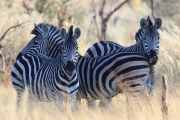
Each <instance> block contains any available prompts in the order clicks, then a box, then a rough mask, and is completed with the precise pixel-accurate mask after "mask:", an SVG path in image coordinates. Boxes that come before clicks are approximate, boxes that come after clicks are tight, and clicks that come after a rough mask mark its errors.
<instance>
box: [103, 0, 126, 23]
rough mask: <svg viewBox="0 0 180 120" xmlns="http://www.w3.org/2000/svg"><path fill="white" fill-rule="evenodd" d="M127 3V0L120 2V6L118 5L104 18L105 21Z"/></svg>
mask: <svg viewBox="0 0 180 120" xmlns="http://www.w3.org/2000/svg"><path fill="white" fill-rule="evenodd" d="M127 2H129V0H125V1H124V2H122V3H121V4H119V5H118V6H117V7H115V8H114V10H113V11H111V12H110V13H109V14H108V15H107V17H106V18H104V20H105V21H108V20H109V18H110V17H111V16H112V15H113V13H114V12H116V11H117V10H119V9H120V8H121V7H122V6H123V5H124V4H125V3H127Z"/></svg>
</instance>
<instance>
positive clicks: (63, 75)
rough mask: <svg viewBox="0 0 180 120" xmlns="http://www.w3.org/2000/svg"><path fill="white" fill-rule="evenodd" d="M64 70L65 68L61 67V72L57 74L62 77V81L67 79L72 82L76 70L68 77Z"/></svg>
mask: <svg viewBox="0 0 180 120" xmlns="http://www.w3.org/2000/svg"><path fill="white" fill-rule="evenodd" d="M66 69H67V68H66V67H65V66H64V65H63V66H62V69H61V71H60V72H58V73H59V74H60V76H62V77H63V78H64V79H67V80H68V81H72V80H73V77H74V75H75V74H76V70H75V71H73V72H72V74H71V75H69V74H68V73H67V71H66Z"/></svg>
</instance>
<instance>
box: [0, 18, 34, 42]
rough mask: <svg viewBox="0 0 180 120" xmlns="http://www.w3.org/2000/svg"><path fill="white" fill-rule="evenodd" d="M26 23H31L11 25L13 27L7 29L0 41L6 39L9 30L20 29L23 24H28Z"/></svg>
mask: <svg viewBox="0 0 180 120" xmlns="http://www.w3.org/2000/svg"><path fill="white" fill-rule="evenodd" d="M28 22H31V21H26V22H22V23H20V24H19V23H17V25H13V26H11V27H9V28H8V29H7V30H6V31H5V32H4V33H3V35H2V36H1V37H0V41H1V40H2V39H4V38H5V37H6V34H7V33H8V32H9V31H10V30H11V29H15V28H17V27H20V26H21V25H23V24H25V23H28Z"/></svg>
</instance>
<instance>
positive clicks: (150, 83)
mask: <svg viewBox="0 0 180 120" xmlns="http://www.w3.org/2000/svg"><path fill="white" fill-rule="evenodd" d="M155 77H156V71H155V69H154V66H151V67H150V77H149V78H148V81H147V83H146V87H147V90H148V93H149V94H152V93H153V90H154V85H155Z"/></svg>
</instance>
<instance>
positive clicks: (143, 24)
mask: <svg viewBox="0 0 180 120" xmlns="http://www.w3.org/2000/svg"><path fill="white" fill-rule="evenodd" d="M140 26H141V28H142V29H146V28H147V27H148V24H147V21H146V19H144V18H142V19H141V21H140Z"/></svg>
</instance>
